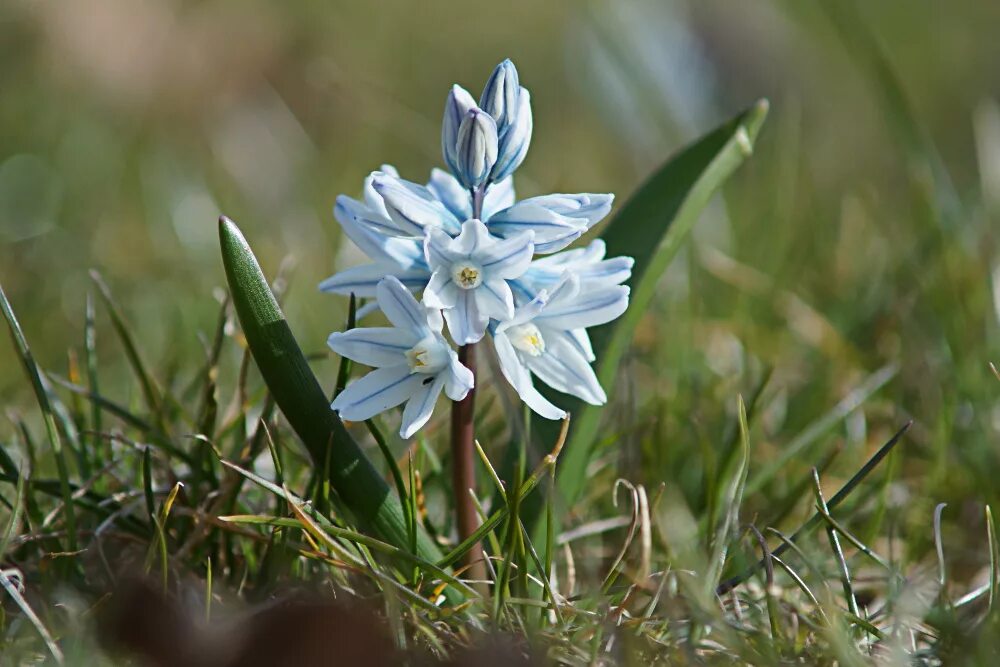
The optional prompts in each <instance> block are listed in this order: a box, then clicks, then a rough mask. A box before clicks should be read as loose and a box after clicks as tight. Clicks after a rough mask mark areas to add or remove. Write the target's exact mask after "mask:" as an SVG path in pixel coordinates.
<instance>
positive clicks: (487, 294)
mask: <svg viewBox="0 0 1000 667" xmlns="http://www.w3.org/2000/svg"><path fill="white" fill-rule="evenodd" d="M472 292H473V293H474V294H475V299H476V307H477V308H478V309H479V312H480V313H482V314H483V317H486V318H488V319H494V320H506V319H508V318H510V317H513V316H514V295H513V294H512V293H511V291H510V287H509V286H508V285H507V282H506V281H504V280H498V279H493V280H485V281H483V284H481V285H480V286H479V287H478V288H476V289H475V290H472Z"/></svg>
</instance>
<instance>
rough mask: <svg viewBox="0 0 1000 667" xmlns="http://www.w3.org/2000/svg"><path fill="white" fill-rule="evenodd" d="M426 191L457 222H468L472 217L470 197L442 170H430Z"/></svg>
mask: <svg viewBox="0 0 1000 667" xmlns="http://www.w3.org/2000/svg"><path fill="white" fill-rule="evenodd" d="M427 189H428V190H430V191H431V192H433V193H434V196H435V197H437V198H438V199H439V200H441V203H442V204H444V205H445V208H447V209H448V210H449V211H451V214H452V215H454V216H455V217H456V218H458V219H459V220H468V219H469V218H471V217H472V195H471V194H470V193H469V191H468V190H466V189H465V188H463V187H462V184H461V183H459V182H458V179H457V178H455V177H454V176H452V175H451V174H449V173H448V172H446V171H444V170H443V169H437V168H435V169H432V170H431V180H430V181H428V183H427ZM490 190H493V188H490ZM487 197H488V195H487Z"/></svg>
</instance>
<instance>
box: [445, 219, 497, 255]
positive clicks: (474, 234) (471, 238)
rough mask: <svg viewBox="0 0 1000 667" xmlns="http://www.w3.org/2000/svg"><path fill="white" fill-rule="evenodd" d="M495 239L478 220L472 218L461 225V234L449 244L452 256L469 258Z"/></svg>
mask: <svg viewBox="0 0 1000 667" xmlns="http://www.w3.org/2000/svg"><path fill="white" fill-rule="evenodd" d="M494 242H496V239H495V238H494V237H492V236H490V232H489V229H487V227H486V225H484V224H483V223H482V222H481V221H480V220H476V219H475V218H472V219H471V220H466V221H465V222H463V223H462V232H461V233H460V234H459V235H458V236H457V237H456V238H455V239H454V241H453V242H452V243H451V244H450V246H449V247H450V249H451V251H452V256H454V257H471V256H473V255H475V256H477V257H478V256H479V253H480V252H481V251H482V250H483V249H484V248H486V247H488V246H489V245H491V244H492V243H494Z"/></svg>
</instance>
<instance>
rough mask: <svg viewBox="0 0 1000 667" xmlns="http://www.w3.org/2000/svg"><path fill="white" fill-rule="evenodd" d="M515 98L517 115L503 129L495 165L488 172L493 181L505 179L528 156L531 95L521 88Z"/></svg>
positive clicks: (531, 120) (530, 126) (531, 124)
mask: <svg viewBox="0 0 1000 667" xmlns="http://www.w3.org/2000/svg"><path fill="white" fill-rule="evenodd" d="M517 98H518V99H517V113H516V114H515V115H514V117H513V118H512V119H510V122H509V124H508V125H507V127H506V128H505V131H504V134H503V137H502V138H501V140H500V142H499V144H498V150H497V160H496V164H495V165H493V170H492V171H491V172H490V177H491V178H492V179H493V180H495V181H500V180H503V179H504V178H507V177H508V176H510V175H511V174H513V173H514V170H516V169H517V168H518V167H519V166H521V163H522V162H523V161H524V158H525V156H526V155H527V154H528V145H529V144H530V143H531V131H532V127H533V124H534V121H533V119H532V117H531V95H530V94H529V93H528V91H527V89H525V88H524V87H521V89H520V90H519V92H518V96H517Z"/></svg>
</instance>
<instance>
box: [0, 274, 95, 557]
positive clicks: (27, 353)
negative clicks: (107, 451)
mask: <svg viewBox="0 0 1000 667" xmlns="http://www.w3.org/2000/svg"><path fill="white" fill-rule="evenodd" d="M0 311H2V312H3V316H4V319H5V320H6V321H7V328H8V330H9V331H10V336H11V340H12V341H13V342H14V348H15V350H16V351H17V354H18V358H19V359H20V361H21V368H22V369H23V370H24V373H25V375H27V377H28V381H29V382H30V383H31V387H32V389H33V390H34V392H35V400H36V401H37V402H38V407H39V408H40V409H41V411H42V421H43V422H44V423H45V432H46V434H47V435H48V439H49V445H50V446H51V447H52V453H53V455H54V456H55V460H56V472H57V474H58V475H59V487H60V491H61V493H62V498H63V503H64V510H63V511H64V512H65V513H66V547H67V550H68V551H70V552H76V551H77V535H76V511H75V509H74V505H73V495H72V491H70V485H69V464H68V462H67V457H66V451H65V449H63V446H62V439H61V438H60V437H59V429H58V428H57V427H56V421H55V416H54V415H53V412H52V406H51V404H50V403H49V395H48V392H46V391H45V385H44V383H43V381H42V371H41V369H39V368H38V364H37V363H35V358H34V356H33V355H32V354H31V348H29V347H28V341H27V340H26V339H25V337H24V332H23V331H22V330H21V325H20V324H19V323H18V321H17V317H16V316H15V315H14V309H13V308H12V307H11V305H10V301H8V300H7V294H6V293H5V292H4V290H3V287H2V286H0Z"/></svg>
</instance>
